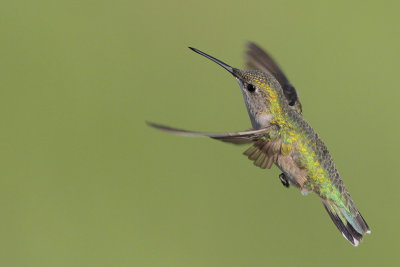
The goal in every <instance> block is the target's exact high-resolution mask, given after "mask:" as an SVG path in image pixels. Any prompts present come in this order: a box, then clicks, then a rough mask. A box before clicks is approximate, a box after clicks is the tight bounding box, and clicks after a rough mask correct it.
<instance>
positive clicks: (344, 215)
mask: <svg viewBox="0 0 400 267" xmlns="http://www.w3.org/2000/svg"><path fill="white" fill-rule="evenodd" d="M321 200H322V203H323V204H324V207H325V209H326V211H327V212H328V214H329V216H330V217H331V219H332V221H333V222H334V223H335V225H336V227H337V228H338V229H339V231H340V232H341V233H342V235H343V236H344V237H345V238H346V239H347V240H349V242H350V243H351V244H352V245H353V246H358V244H359V242H361V241H362V239H363V236H364V234H369V233H370V232H371V231H370V230H369V227H368V224H367V223H366V222H365V220H364V218H363V217H362V216H361V214H360V212H359V211H358V210H357V209H355V214H351V213H350V212H349V211H347V210H345V209H343V208H339V207H338V206H336V204H335V203H333V202H331V201H329V200H326V199H322V198H321Z"/></svg>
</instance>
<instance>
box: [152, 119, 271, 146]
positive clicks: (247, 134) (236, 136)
mask: <svg viewBox="0 0 400 267" xmlns="http://www.w3.org/2000/svg"><path fill="white" fill-rule="evenodd" d="M147 124H148V125H150V126H152V127H154V128H156V129H159V130H162V131H166V132H171V133H175V134H180V135H185V136H207V137H211V138H213V139H217V140H221V141H223V142H228V143H232V144H236V145H243V144H250V143H253V142H255V141H257V140H258V139H260V138H261V137H262V136H265V135H266V134H267V133H268V131H269V130H270V129H269V128H263V129H258V130H248V131H243V132H233V133H202V132H192V131H187V130H181V129H176V128H172V127H169V126H164V125H160V124H156V123H152V122H147Z"/></svg>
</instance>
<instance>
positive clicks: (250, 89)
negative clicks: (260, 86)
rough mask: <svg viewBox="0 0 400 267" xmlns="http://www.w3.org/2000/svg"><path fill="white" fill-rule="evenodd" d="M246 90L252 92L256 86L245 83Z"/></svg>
mask: <svg viewBox="0 0 400 267" xmlns="http://www.w3.org/2000/svg"><path fill="white" fill-rule="evenodd" d="M247 90H248V91H249V92H254V91H255V90H256V88H255V87H254V85H252V84H250V83H249V84H247Z"/></svg>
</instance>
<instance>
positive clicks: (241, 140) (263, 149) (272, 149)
mask: <svg viewBox="0 0 400 267" xmlns="http://www.w3.org/2000/svg"><path fill="white" fill-rule="evenodd" d="M147 124H148V125H150V126H152V127H154V128H156V129H159V130H162V131H166V132H171V133H175V134H180V135H185V136H207V137H211V138H213V139H217V140H220V141H223V142H228V143H232V144H236V145H243V144H250V143H253V146H251V147H250V148H249V149H247V150H246V151H245V152H244V154H245V155H246V156H248V158H249V159H250V160H251V161H253V162H254V165H256V166H258V167H260V168H262V169H265V168H268V169H269V168H271V166H272V164H273V163H275V162H276V161H277V160H278V156H279V155H281V154H282V142H281V139H280V136H278V137H276V138H275V139H274V140H270V139H269V135H270V133H271V132H272V131H273V132H274V134H273V135H274V136H276V135H277V128H276V126H273V125H272V126H270V127H267V128H263V129H259V130H248V131H243V132H234V133H202V132H192V131H186V130H181V129H176V128H172V127H169V126H164V125H160V124H156V123H152V122H147Z"/></svg>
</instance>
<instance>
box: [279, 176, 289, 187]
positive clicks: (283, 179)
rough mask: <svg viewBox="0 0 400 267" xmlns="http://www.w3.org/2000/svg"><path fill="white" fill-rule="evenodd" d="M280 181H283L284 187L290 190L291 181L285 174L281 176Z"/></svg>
mask: <svg viewBox="0 0 400 267" xmlns="http://www.w3.org/2000/svg"><path fill="white" fill-rule="evenodd" d="M279 179H280V180H281V182H282V184H283V186H284V187H286V188H289V185H290V184H289V180H288V179H287V177H286V175H285V174H284V173H281V174H279Z"/></svg>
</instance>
